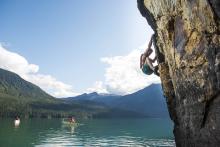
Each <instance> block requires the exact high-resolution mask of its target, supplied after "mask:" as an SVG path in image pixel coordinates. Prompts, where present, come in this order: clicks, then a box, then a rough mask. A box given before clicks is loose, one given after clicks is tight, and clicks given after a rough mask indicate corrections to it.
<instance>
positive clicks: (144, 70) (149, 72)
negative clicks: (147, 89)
mask: <svg viewBox="0 0 220 147" xmlns="http://www.w3.org/2000/svg"><path fill="white" fill-rule="evenodd" d="M142 71H143V73H145V74H146V75H151V74H152V73H153V72H154V71H153V70H152V69H151V68H150V67H149V65H147V64H144V66H143V67H142Z"/></svg>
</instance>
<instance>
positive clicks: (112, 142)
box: [0, 119, 175, 147]
mask: <svg viewBox="0 0 220 147" xmlns="http://www.w3.org/2000/svg"><path fill="white" fill-rule="evenodd" d="M12 122H13V120H10V119H3V120H2V119H0V146H7V147H17V146H36V147H45V146H46V147H47V146H48V147H50V146H51V147H54V146H56V147H59V146H77V147H78V146H108V147H109V146H149V147H151V146H153V147H160V146H161V147H169V146H175V143H174V140H173V134H172V123H171V121H170V120H168V119H100V120H87V121H81V122H80V123H81V125H80V126H77V127H75V128H74V127H73V126H69V125H63V124H62V121H61V120H59V119H50V120H47V119H32V120H22V123H21V125H20V126H19V127H18V128H15V127H14V126H13V123H12ZM12 140H13V141H12Z"/></svg>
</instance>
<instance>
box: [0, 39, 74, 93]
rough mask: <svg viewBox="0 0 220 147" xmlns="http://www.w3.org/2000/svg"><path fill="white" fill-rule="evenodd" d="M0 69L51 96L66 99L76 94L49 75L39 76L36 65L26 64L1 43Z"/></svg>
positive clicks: (26, 62)
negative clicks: (28, 82)
mask: <svg viewBox="0 0 220 147" xmlns="http://www.w3.org/2000/svg"><path fill="white" fill-rule="evenodd" d="M0 68H3V69H6V70H9V71H12V72H15V73H17V74H18V75H20V76H21V77H22V78H24V79H25V80H27V81H30V82H32V83H34V84H36V85H38V86H39V87H41V88H42V89H43V90H45V91H47V92H48V93H50V94H51V95H53V96H56V97H67V96H74V95H77V94H78V93H75V92H74V90H73V87H72V86H71V85H68V84H65V83H63V82H61V81H58V80H57V79H56V78H54V77H52V76H51V75H44V74H40V73H39V66H38V65H35V64H30V63H28V61H27V60H26V59H25V58H24V57H23V56H21V55H19V54H17V53H14V52H11V51H8V50H7V49H6V48H5V47H3V46H2V44H1V43H0Z"/></svg>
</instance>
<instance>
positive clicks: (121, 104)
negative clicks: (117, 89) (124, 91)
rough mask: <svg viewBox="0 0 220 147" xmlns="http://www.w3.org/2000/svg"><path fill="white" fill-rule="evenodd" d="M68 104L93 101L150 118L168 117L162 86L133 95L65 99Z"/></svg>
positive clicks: (87, 95)
mask: <svg viewBox="0 0 220 147" xmlns="http://www.w3.org/2000/svg"><path fill="white" fill-rule="evenodd" d="M64 100H66V101H68V102H79V103H80V102H81V103H83V102H85V101H91V102H96V103H99V104H100V105H101V104H102V105H106V106H108V107H110V108H117V109H121V110H126V111H130V112H136V113H139V114H143V115H145V116H149V117H168V111H167V107H166V102H165V98H164V97H163V94H162V88H161V85H160V84H152V85H150V86H148V87H146V88H144V89H142V90H140V91H137V92H135V93H133V94H129V95H125V96H119V95H99V94H98V93H96V92H94V93H90V94H82V95H79V96H76V97H69V98H66V99H64Z"/></svg>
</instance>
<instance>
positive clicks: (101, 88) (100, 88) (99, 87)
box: [86, 81, 108, 93]
mask: <svg viewBox="0 0 220 147" xmlns="http://www.w3.org/2000/svg"><path fill="white" fill-rule="evenodd" d="M86 92H87V93H91V92H98V93H108V91H107V90H106V88H105V85H104V84H103V82H102V81H96V82H95V83H94V85H93V86H92V88H88V89H87V90H86Z"/></svg>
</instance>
